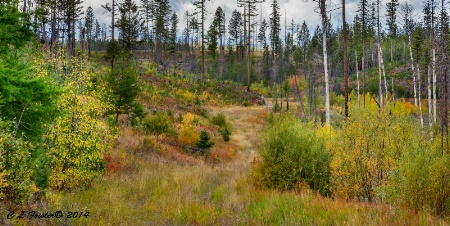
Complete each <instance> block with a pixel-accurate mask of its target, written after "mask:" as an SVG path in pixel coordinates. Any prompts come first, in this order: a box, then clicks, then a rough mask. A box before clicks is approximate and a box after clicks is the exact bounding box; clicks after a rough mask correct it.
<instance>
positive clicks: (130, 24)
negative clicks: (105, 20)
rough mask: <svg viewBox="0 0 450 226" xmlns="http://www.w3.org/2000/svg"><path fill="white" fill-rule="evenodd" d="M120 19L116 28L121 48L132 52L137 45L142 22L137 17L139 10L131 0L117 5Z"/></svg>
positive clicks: (138, 16)
mask: <svg viewBox="0 0 450 226" xmlns="http://www.w3.org/2000/svg"><path fill="white" fill-rule="evenodd" d="M119 12H120V17H119V20H117V27H118V28H119V31H120V42H121V43H122V48H124V49H126V50H133V49H134V48H135V47H136V45H137V44H138V38H139V34H140V31H141V28H142V25H143V21H142V19H141V17H140V15H139V8H138V7H137V5H136V3H135V2H134V1H133V0H125V1H124V2H123V3H121V4H120V5H119Z"/></svg>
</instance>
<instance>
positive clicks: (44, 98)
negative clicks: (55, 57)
mask: <svg viewBox="0 0 450 226" xmlns="http://www.w3.org/2000/svg"><path fill="white" fill-rule="evenodd" d="M36 72H38V71H37V70H35V69H34V68H33V65H32V64H30V63H24V62H23V59H22V58H17V57H16V56H13V54H4V55H3V57H1V58H0V116H2V117H4V118H5V119H6V120H8V121H13V122H14V127H15V133H16V134H17V135H19V136H22V135H23V136H24V137H25V138H26V139H28V140H32V141H36V140H38V139H40V138H41V137H42V133H44V127H45V125H46V124H47V123H49V122H50V121H52V120H53V119H54V117H55V116H56V115H57V113H58V109H57V106H56V103H55V100H56V99H57V95H58V93H59V91H58V89H57V88H56V87H55V85H54V84H53V83H52V80H53V79H51V78H49V77H42V76H40V75H39V74H38V73H36Z"/></svg>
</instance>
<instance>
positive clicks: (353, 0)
mask: <svg viewBox="0 0 450 226" xmlns="http://www.w3.org/2000/svg"><path fill="white" fill-rule="evenodd" d="M358 1H359V0H347V1H346V14H347V16H346V19H347V22H349V23H351V22H353V18H354V16H355V15H356V10H357V5H358ZM107 2H110V0H84V2H83V6H84V10H85V9H86V8H87V7H88V6H92V7H93V8H94V13H95V16H96V18H97V19H98V20H99V21H100V23H105V24H106V25H107V26H110V25H111V18H110V14H109V13H106V11H105V10H104V9H103V8H101V5H104V4H106V3H107ZM119 2H120V0H119ZM272 2H273V1H272V0H269V1H267V0H266V2H264V3H262V4H261V7H262V12H261V10H259V9H260V7H258V13H262V17H263V19H266V20H268V19H269V15H270V13H271V7H270V4H271V3H272ZM278 2H279V3H280V11H281V15H282V26H284V19H285V16H286V18H287V23H288V24H290V23H291V20H292V19H294V22H295V23H297V24H298V23H300V24H301V23H302V22H303V21H306V23H307V24H308V27H309V29H310V33H311V34H312V33H313V31H314V28H315V27H316V25H318V24H320V17H319V16H318V14H317V13H316V12H315V7H316V5H317V2H313V1H312V0H307V1H306V0H279V1H278ZM387 2H389V0H382V1H381V10H380V16H382V24H383V25H384V24H385V22H384V15H385V12H386V10H385V7H386V3H387ZM399 2H400V4H401V3H404V2H409V3H410V4H411V5H413V6H414V9H415V16H416V17H419V16H420V17H421V16H422V13H421V11H422V0H409V1H407V0H400V1H399ZM136 3H137V4H138V5H139V4H140V2H139V1H136ZM170 3H171V5H172V9H173V10H174V11H175V12H176V13H177V15H178V18H179V19H180V23H179V26H180V30H181V28H184V24H185V23H184V22H183V20H184V18H183V14H184V13H185V12H186V11H187V10H188V11H189V12H193V10H194V6H193V5H192V3H191V0H170ZM341 3H342V1H339V0H331V4H330V5H331V6H330V7H329V8H339V7H340V5H341ZM206 4H207V10H208V15H207V22H206V26H205V27H208V25H209V23H210V22H211V20H212V18H213V15H214V12H215V10H216V9H217V7H218V6H221V7H222V8H223V9H224V10H226V11H225V13H226V20H227V22H228V20H229V19H230V17H231V12H232V11H233V10H235V9H237V10H239V11H241V12H242V11H243V8H239V7H238V6H237V1H235V0H212V1H209V2H207V3H206ZM399 10H400V7H399ZM399 13H400V11H398V15H399ZM330 14H331V19H332V23H333V25H334V26H341V24H342V21H341V20H342V16H341V10H340V9H337V10H334V11H331V12H330ZM259 18H260V16H258V17H257V21H259ZM398 20H400V17H399V16H398ZM283 32H284V31H283Z"/></svg>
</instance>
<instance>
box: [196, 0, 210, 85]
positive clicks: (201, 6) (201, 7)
mask: <svg viewBox="0 0 450 226" xmlns="http://www.w3.org/2000/svg"><path fill="white" fill-rule="evenodd" d="M206 1H210V0H196V1H194V2H192V4H194V6H195V8H196V10H197V11H196V12H195V13H194V14H200V21H201V22H199V25H200V29H201V31H202V37H201V43H202V79H204V78H205V20H206V13H207V11H206Z"/></svg>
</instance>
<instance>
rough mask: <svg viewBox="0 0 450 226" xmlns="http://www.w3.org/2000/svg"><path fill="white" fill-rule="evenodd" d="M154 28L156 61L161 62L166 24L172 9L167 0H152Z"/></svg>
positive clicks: (166, 32)
mask: <svg viewBox="0 0 450 226" xmlns="http://www.w3.org/2000/svg"><path fill="white" fill-rule="evenodd" d="M153 7H154V10H155V12H154V15H153V16H154V20H155V25H154V30H155V39H156V61H157V62H158V63H159V64H163V59H162V57H163V42H164V41H165V40H166V38H167V34H168V32H169V31H168V30H169V29H168V25H169V21H170V16H171V15H172V13H171V12H172V10H171V7H170V4H169V0H154V6H153Z"/></svg>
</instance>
